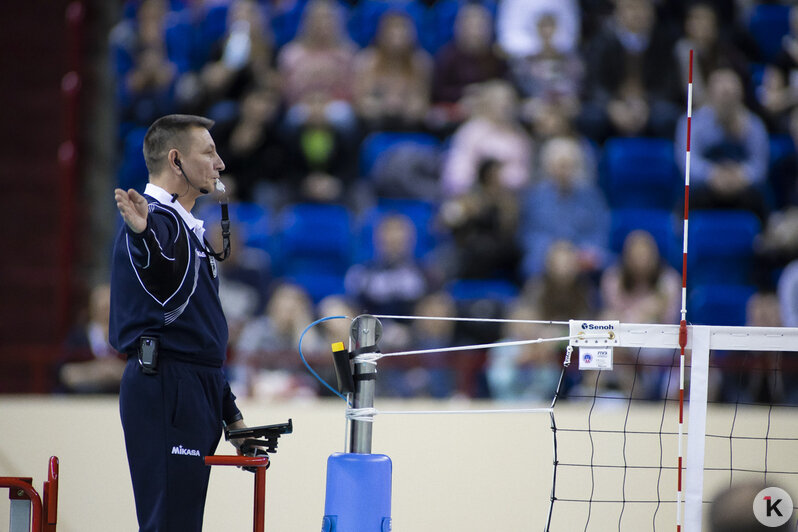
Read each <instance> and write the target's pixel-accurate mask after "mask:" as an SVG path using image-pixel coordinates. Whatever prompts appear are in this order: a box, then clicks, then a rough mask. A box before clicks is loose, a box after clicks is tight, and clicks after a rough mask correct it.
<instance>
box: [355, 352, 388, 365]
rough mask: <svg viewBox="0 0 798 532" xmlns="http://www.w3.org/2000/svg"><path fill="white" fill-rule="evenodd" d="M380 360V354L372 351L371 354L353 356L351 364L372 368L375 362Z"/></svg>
mask: <svg viewBox="0 0 798 532" xmlns="http://www.w3.org/2000/svg"><path fill="white" fill-rule="evenodd" d="M380 358H382V353H380V352H378V351H374V352H371V353H360V354H359V355H355V356H354V357H353V358H352V363H353V364H371V365H372V366H376V365H377V361H378V360H379V359H380Z"/></svg>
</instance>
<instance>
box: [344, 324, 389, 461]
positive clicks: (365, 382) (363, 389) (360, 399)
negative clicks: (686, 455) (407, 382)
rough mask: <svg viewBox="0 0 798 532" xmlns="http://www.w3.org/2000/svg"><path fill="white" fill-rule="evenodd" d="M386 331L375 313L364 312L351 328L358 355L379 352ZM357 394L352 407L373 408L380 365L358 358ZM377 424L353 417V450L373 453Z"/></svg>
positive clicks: (351, 444)
mask: <svg viewBox="0 0 798 532" xmlns="http://www.w3.org/2000/svg"><path fill="white" fill-rule="evenodd" d="M381 333H382V324H381V323H380V321H379V320H378V319H377V318H375V317H374V316H371V315H368V314H364V315H361V316H358V317H357V318H355V319H354V320H353V321H352V329H351V331H350V335H351V339H352V342H353V344H354V348H355V349H354V352H355V353H357V354H358V355H362V354H367V353H374V352H377V341H378V340H379V337H380V335H381ZM354 373H355V374H354V380H355V393H354V394H353V395H354V396H353V398H352V407H353V408H355V409H360V408H373V407H374V389H375V385H376V379H377V364H376V363H375V362H373V361H364V360H362V359H358V358H357V357H356V358H355V372H354ZM372 426H373V423H371V422H370V421H364V420H357V419H353V420H352V427H351V434H350V436H351V437H350V439H349V452H350V453H360V454H371V429H372Z"/></svg>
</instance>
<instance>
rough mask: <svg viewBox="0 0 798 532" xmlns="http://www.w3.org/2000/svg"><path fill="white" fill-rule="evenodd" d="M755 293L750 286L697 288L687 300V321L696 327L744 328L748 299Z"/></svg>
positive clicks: (711, 285) (707, 286) (713, 285)
mask: <svg viewBox="0 0 798 532" xmlns="http://www.w3.org/2000/svg"><path fill="white" fill-rule="evenodd" d="M755 292H756V289H755V288H754V287H753V286H748V285H731V286H729V285H715V284H708V285H702V286H697V287H696V288H694V289H693V290H691V291H690V297H689V298H688V300H687V319H688V321H689V322H690V323H692V324H694V325H732V326H743V325H745V323H746V305H747V303H748V299H749V298H750V297H751V296H752V295H753V294H754V293H755Z"/></svg>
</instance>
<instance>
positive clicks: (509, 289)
mask: <svg viewBox="0 0 798 532" xmlns="http://www.w3.org/2000/svg"><path fill="white" fill-rule="evenodd" d="M446 291H447V292H449V295H451V296H452V298H453V299H454V300H455V301H456V302H458V303H463V302H472V301H478V300H483V299H488V300H491V301H496V302H500V303H509V302H510V301H512V300H513V299H515V298H516V297H518V293H519V290H518V287H517V286H516V285H515V284H513V283H511V282H510V281H507V280H505V279H456V280H454V281H452V282H450V283H448V284H447V286H446Z"/></svg>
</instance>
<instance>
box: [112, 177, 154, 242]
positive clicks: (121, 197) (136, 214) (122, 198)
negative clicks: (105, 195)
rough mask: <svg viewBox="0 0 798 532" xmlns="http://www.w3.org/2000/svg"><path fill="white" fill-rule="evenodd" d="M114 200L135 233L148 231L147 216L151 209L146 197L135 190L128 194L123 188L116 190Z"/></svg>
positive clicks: (130, 190)
mask: <svg viewBox="0 0 798 532" xmlns="http://www.w3.org/2000/svg"><path fill="white" fill-rule="evenodd" d="M114 198H115V199H116V207H117V208H118V209H119V213H120V214H121V215H122V219H124V220H125V223H126V224H127V226H128V227H130V229H131V230H132V231H133V232H135V233H141V232H142V231H144V230H145V229H147V214H148V213H149V208H148V206H147V200H146V199H144V196H142V195H141V194H139V193H138V192H136V191H135V190H134V189H132V188H131V189H129V190H128V191H127V192H125V191H124V190H122V189H121V188H117V189H115V190H114Z"/></svg>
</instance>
